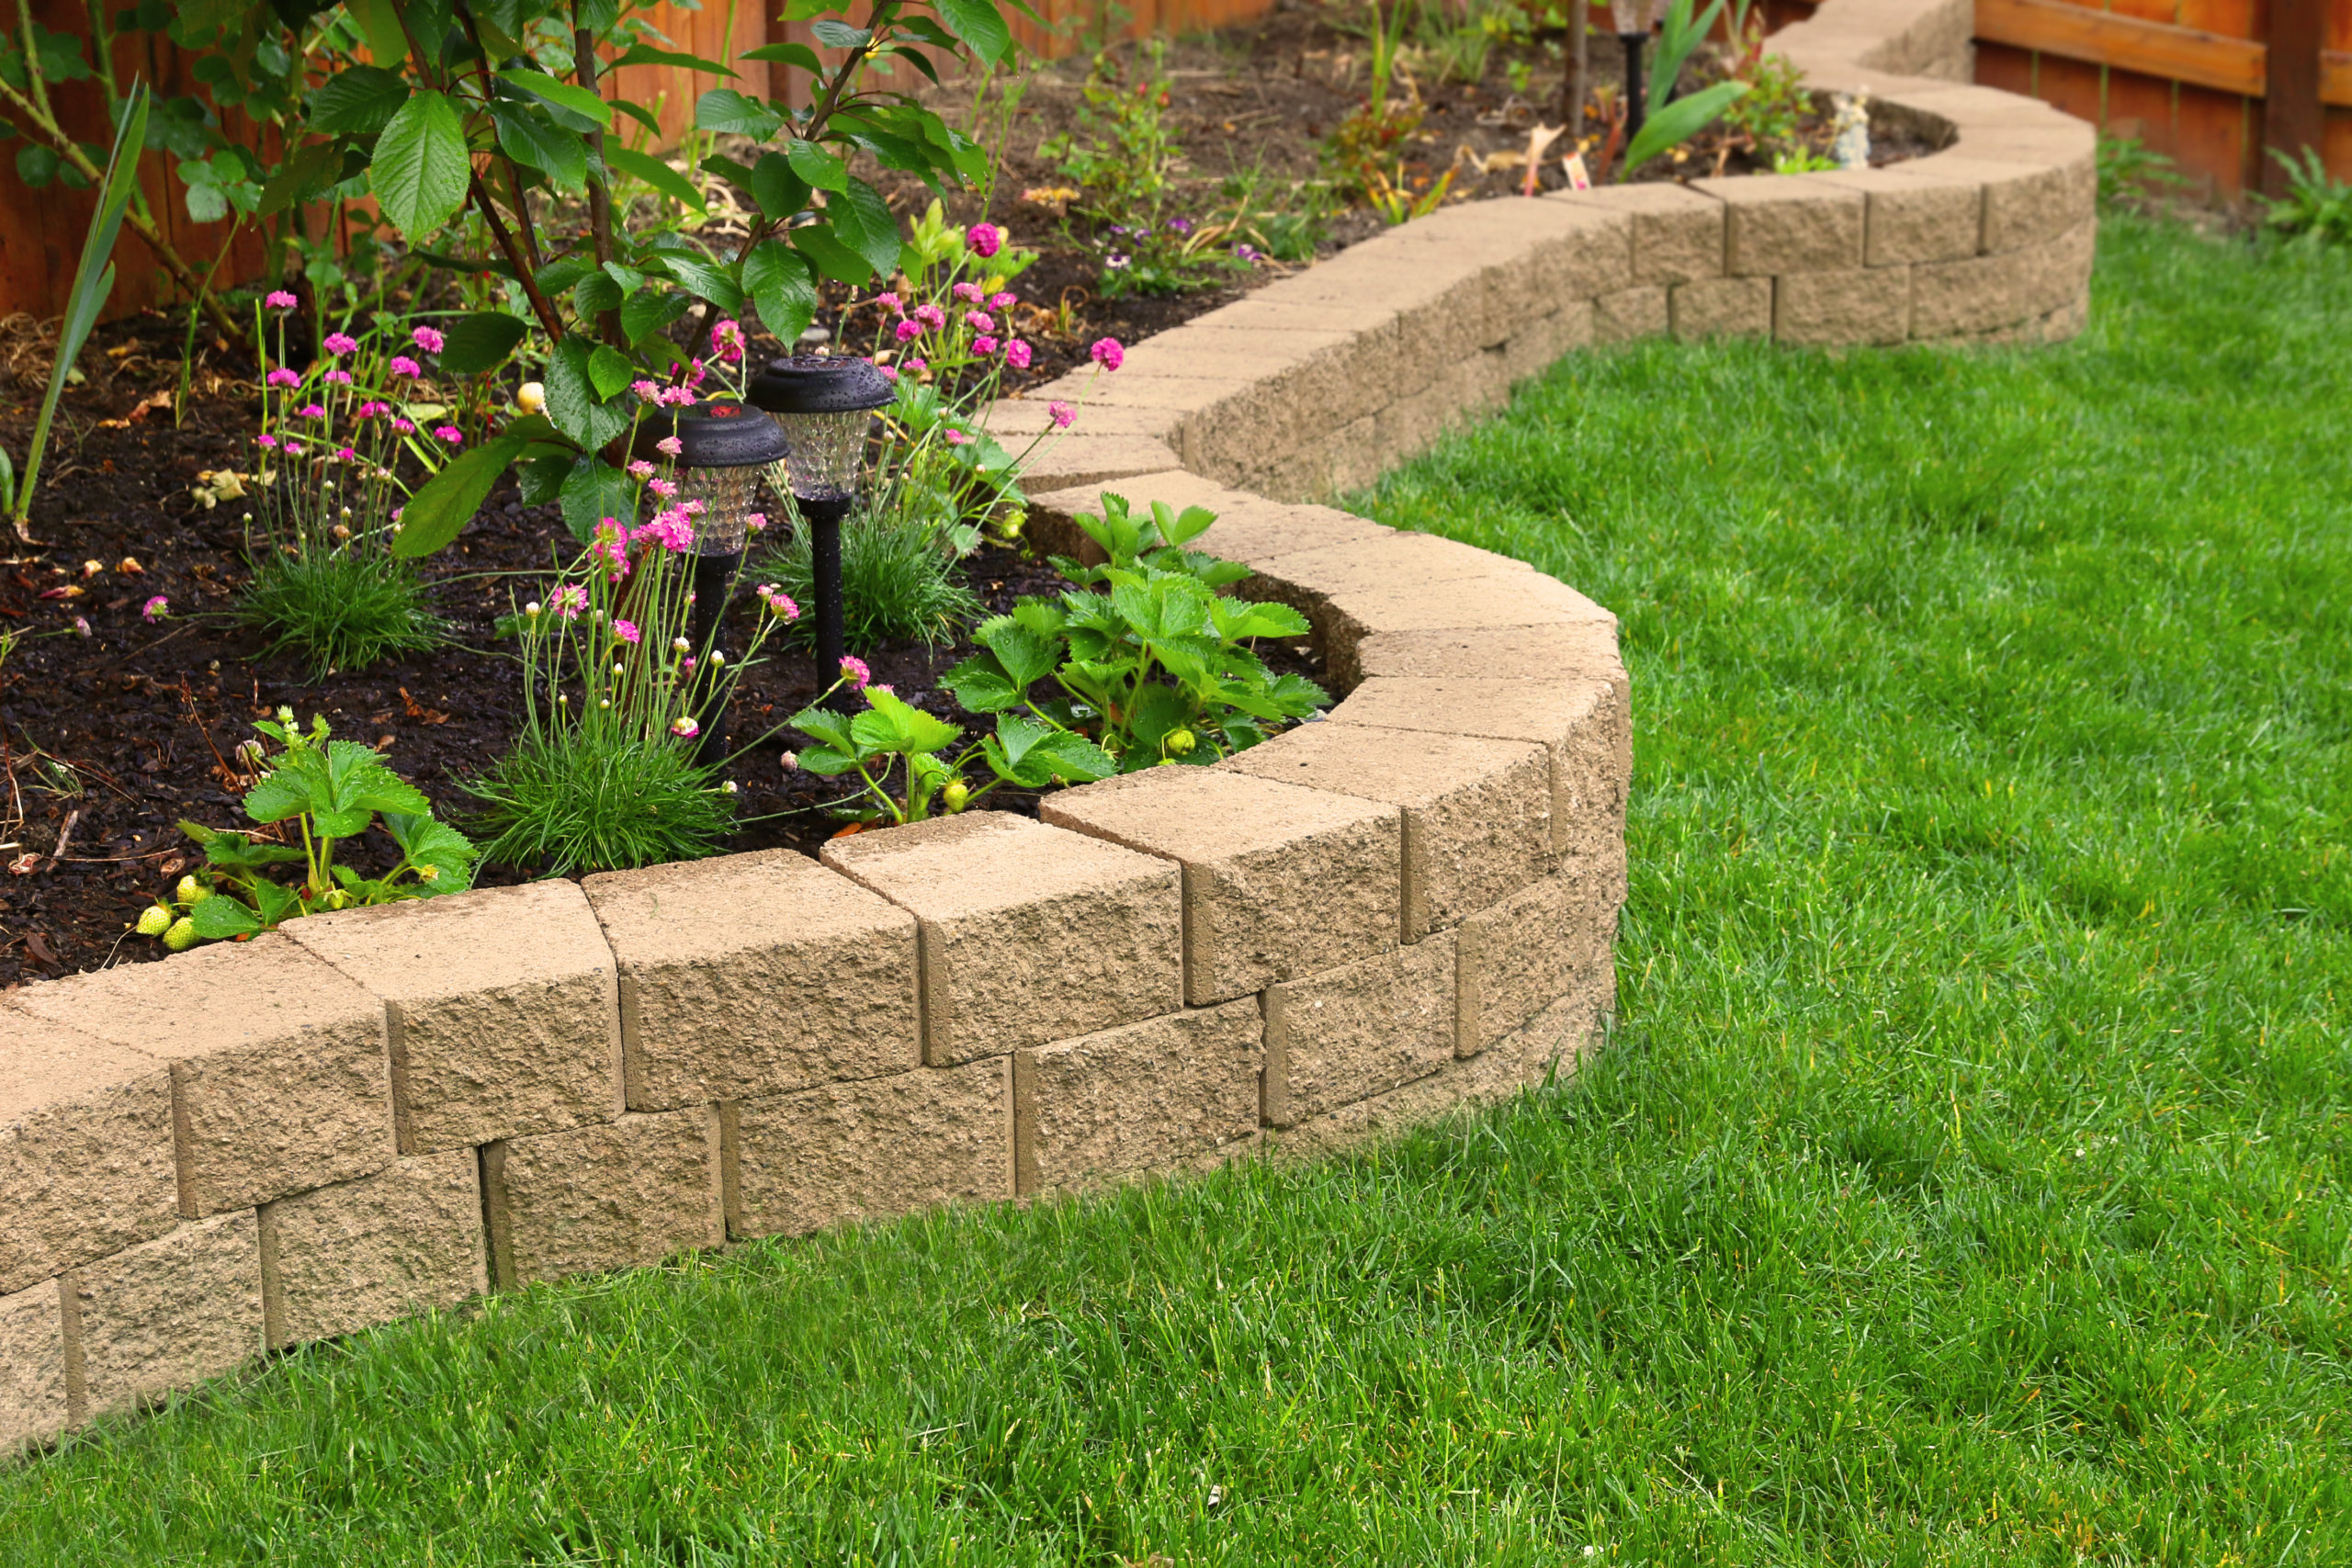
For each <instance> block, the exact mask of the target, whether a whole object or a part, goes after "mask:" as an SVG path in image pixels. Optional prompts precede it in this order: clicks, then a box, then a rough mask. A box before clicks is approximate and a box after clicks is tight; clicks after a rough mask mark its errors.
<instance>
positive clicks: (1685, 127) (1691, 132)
mask: <svg viewBox="0 0 2352 1568" xmlns="http://www.w3.org/2000/svg"><path fill="white" fill-rule="evenodd" d="M1746 93H1747V83H1745V82H1718V83H1716V84H1715V85H1713V86H1712V87H1702V88H1700V89H1699V90H1698V91H1697V92H1695V93H1693V94H1691V96H1689V97H1687V98H1677V99H1675V100H1674V101H1673V102H1672V103H1670V104H1668V105H1667V106H1666V107H1664V108H1662V109H1656V110H1653V111H1652V112H1651V114H1650V117H1649V118H1648V119H1646V120H1645V121H1643V123H1642V129H1641V130H1640V131H1639V132H1638V133H1637V134H1636V135H1635V136H1634V140H1633V141H1632V142H1631V143H1629V144H1628V145H1627V147H1626V148H1625V161H1624V162H1623V164H1619V165H1618V170H1617V177H1618V178H1619V179H1620V180H1625V179H1629V178H1631V177H1632V176H1633V173H1634V170H1635V169H1637V168H1639V167H1641V166H1642V165H1643V164H1646V163H1648V162H1649V161H1650V160H1651V159H1652V158H1655V157H1657V155H1658V154H1659V153H1660V152H1665V151H1666V150H1667V149H1668V148H1669V147H1674V146H1677V145H1679V144H1680V143H1682V142H1684V141H1689V140H1690V139H1691V137H1693V136H1696V135H1697V134H1698V133H1699V132H1700V131H1701V130H1704V129H1705V128H1706V125H1707V122H1708V121H1710V120H1712V119H1713V118H1715V117H1716V116H1717V115H1719V114H1721V113H1723V112H1724V110H1725V109H1727V108H1729V107H1731V106H1732V105H1733V104H1734V103H1735V102H1736V101H1737V100H1738V99H1739V98H1740V97H1741V96H1744V95H1745V94H1746Z"/></svg>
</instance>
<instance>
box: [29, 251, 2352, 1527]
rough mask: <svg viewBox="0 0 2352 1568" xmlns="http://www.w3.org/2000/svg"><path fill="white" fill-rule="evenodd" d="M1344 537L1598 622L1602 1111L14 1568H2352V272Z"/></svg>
mask: <svg viewBox="0 0 2352 1568" xmlns="http://www.w3.org/2000/svg"><path fill="white" fill-rule="evenodd" d="M1138 499H1142V498H1138ZM1361 504H1362V505H1363V506H1364V507H1365V508H1366V509H1367V510H1369V511H1371V512H1373V513H1375V514H1377V515H1379V516H1382V517H1384V518H1385V519H1387V520H1389V521H1392V522H1395V523H1397V524H1400V525H1408V526H1412V527H1418V528H1427V529H1430V530H1433V531H1437V532H1442V533H1445V534H1448V535H1451V536H1455V537H1458V538H1463V539H1467V540H1470V541H1471V542H1473V543H1476V544H1480V545H1484V546H1487V547H1492V548H1496V549H1499V550H1505V551H1509V552H1510V553H1512V554H1515V555H1519V556H1522V557H1524V558H1526V559H1528V560H1530V561H1532V562H1533V563H1534V564H1535V565H1536V566H1538V567H1540V568H1542V569H1543V570H1547V571H1552V572H1555V573H1557V574H1558V575H1559V576H1561V577H1563V578H1565V579H1566V580H1567V581H1570V582H1573V583H1575V584H1577V586H1578V587H1580V588H1583V589H1584V590H1586V591H1587V592H1590V593H1591V594H1592V595H1593V596H1594V597H1596V598H1598V599H1599V600H1600V601H1601V602H1602V603H1604V604H1608V605H1610V606H1611V608H1613V609H1615V610H1616V611H1617V612H1618V613H1619V614H1620V615H1622V616H1623V622H1624V636H1625V652H1626V660H1627V662H1628V664H1629V666H1630V667H1631V669H1632V671H1633V675H1634V710H1635V716H1636V731H1635V733H1636V741H1635V747H1636V753H1635V756H1636V761H1635V780H1634V799H1633V819H1632V829H1631V831H1632V845H1631V854H1632V867H1633V871H1632V898H1631V902H1630V904H1629V906H1628V908H1627V910H1626V916H1625V921H1624V928H1623V939H1622V942H1621V944H1620V946H1619V950H1618V955H1619V957H1618V961H1619V965H1620V975H1621V1006H1622V1013H1621V1018H1620V1020H1619V1025H1618V1030H1617V1033H1616V1036H1615V1039H1614V1041H1613V1043H1612V1044H1611V1048H1610V1049H1609V1050H1608V1051H1607V1052H1606V1053H1605V1054H1604V1055H1602V1056H1600V1058H1599V1060H1598V1061H1597V1062H1596V1063H1595V1064H1594V1065H1593V1066H1590V1067H1589V1069H1588V1070H1587V1071H1586V1073H1585V1074H1584V1076H1583V1077H1582V1078H1581V1079H1580V1080H1579V1081H1577V1082H1576V1083H1574V1084H1572V1085H1570V1086H1568V1087H1566V1088H1564V1089H1558V1090H1554V1091H1547V1092H1543V1093H1538V1094H1535V1095H1532V1096H1530V1097H1528V1098H1526V1099H1524V1100H1521V1101H1520V1102H1519V1103H1517V1104H1515V1105H1513V1106H1511V1107H1509V1108H1507V1109H1505V1110H1502V1111H1497V1112H1494V1113H1491V1114H1488V1115H1486V1116H1484V1117H1482V1118H1480V1119H1477V1120H1476V1121H1473V1122H1464V1123H1461V1124H1459V1125H1456V1126H1453V1127H1450V1128H1447V1129H1444V1130H1440V1131H1435V1132H1430V1133H1427V1134H1421V1135H1419V1136H1417V1137H1415V1138H1413V1139H1411V1140H1410V1141H1408V1142H1406V1143H1404V1144H1402V1145H1396V1146H1392V1147H1389V1148H1386V1149H1384V1150H1380V1151H1377V1152H1374V1153H1370V1154H1367V1155H1363V1156H1359V1157H1355V1158H1351V1159H1347V1160H1342V1161H1339V1162H1334V1163H1326V1164H1322V1165H1317V1166H1313V1167H1307V1168H1272V1167H1266V1166H1251V1167H1249V1168H1238V1169H1235V1170H1231V1171H1228V1172H1227V1173H1225V1174H1223V1175H1221V1176H1219V1177H1216V1178H1215V1179H1208V1180H1203V1181H1196V1182H1190V1183H1185V1184H1182V1185H1177V1186H1172V1187H1162V1188H1154V1189H1148V1190H1131V1191H1126V1192H1123V1193H1119V1194H1116V1195H1114V1196H1110V1197H1106V1198H1103V1199H1101V1200H1099V1201H1088V1202H1082V1203H1069V1204H1060V1205H1048V1206H1041V1207H1038V1208H1035V1209H1031V1210H1028V1211H1026V1212H1022V1211H1015V1210H1012V1209H1010V1208H1005V1209H998V1210H994V1211H989V1212H984V1213H957V1214H952V1215H945V1216H935V1217H930V1218H924V1219H922V1220H919V1221H915V1222H910V1223H907V1224H898V1225H892V1226H883V1227H876V1228H873V1229H869V1230H865V1231H862V1232H854V1233H847V1234H841V1235H828V1236H823V1237H819V1238H815V1239H811V1240H806V1241H797V1242H786V1243H776V1244H764V1245H757V1246H750V1247H741V1248H738V1249H735V1250H734V1251H732V1252H730V1253H729V1254H728V1255H726V1256H724V1257H718V1258H695V1259H691V1260H686V1261H684V1262H681V1263H680V1264H678V1265H677V1266H675V1267H674V1268H672V1269H661V1270H650V1271H646V1272H641V1273H637V1274H630V1275H625V1276H619V1277H615V1278H609V1279H596V1280H582V1281H579V1282H576V1283H573V1284H570V1285H566V1286H563V1287H560V1288H554V1289H540V1290H535V1291H531V1292H526V1293H523V1294H521V1295H517V1296H513V1297H506V1298H501V1299H498V1300H496V1301H493V1302H492V1303H489V1304H488V1305H487V1306H485V1307H484V1308H483V1309H482V1310H481V1311H480V1312H479V1313H478V1314H471V1315H463V1316H458V1315H452V1316H447V1317H444V1318H440V1319H435V1320H432V1321H428V1322H424V1323H420V1324H413V1325H404V1326H401V1327H397V1328H393V1329H389V1330H385V1331H382V1332H379V1333H375V1334H370V1335H368V1336H364V1337H359V1338H357V1339H355V1340H353V1341H350V1342H348V1343H344V1344H338V1345H332V1346H320V1347H314V1348H310V1349H307V1350H303V1351H300V1352H298V1353H296V1354H294V1355H291V1356H288V1357H286V1358H284V1359H280V1360H279V1361H277V1363H276V1364H275V1365H274V1366H272V1367H271V1368H269V1369H268V1370H266V1371H264V1372H262V1373H260V1374H258V1375H255V1376H254V1377H252V1378H250V1379H247V1380H244V1381H242V1382H232V1383H229V1384H225V1385H223V1386H220V1387H219V1388H217V1389H215V1390H213V1391H210V1392H209V1393H207V1394H206V1395H204V1396H202V1397H199V1398H197V1399H193V1400H189V1401H187V1402H184V1403H183V1404H179V1405H178V1406H176V1407H175V1408H174V1409H172V1410H171V1411H169V1412H168V1413H166V1414H165V1415H164V1416H161V1417H160V1418H157V1419H153V1420H149V1421H141V1422H134V1423H118V1424H108V1425H105V1426H102V1427H100V1428H99V1429H97V1430H96V1431H94V1432H92V1433H91V1434H89V1435H87V1436H85V1437H84V1438H79V1439H76V1440H75V1441H74V1443H73V1444H72V1445H71V1446H70V1447H69V1448H67V1449H66V1450H63V1451H62V1452H60V1453H58V1454H56V1455H54V1456H51V1457H50V1458H48V1459H45V1460H42V1461H38V1462H35V1463H32V1464H30V1465H28V1466H21V1467H18V1468H16V1469H14V1470H11V1471H7V1472H0V1560H5V1561H6V1562H11V1563H16V1562H23V1563H39V1564H51V1563H77V1562H91V1563H108V1564H119V1563H126V1562H269V1563H272V1564H279V1563H335V1564H342V1563H351V1562H365V1563H395V1562H397V1563H410V1562H432V1563H436V1564H458V1563H475V1562H497V1563H508V1562H533V1563H573V1562H581V1563H585V1562H598V1563H605V1562H611V1563H620V1562H628V1563H648V1564H652V1563H659V1564H702V1563H733V1562H761V1563H836V1562H838V1563H897V1564H933V1563H956V1564H963V1563H970V1564H984V1563H985V1564H997V1563H1093V1564H1103V1565H1104V1568H1111V1565H1114V1564H1118V1563H1122V1562H1126V1563H1136V1564H1145V1563H1151V1564H1165V1565H1169V1568H1174V1565H1178V1564H1183V1565H1190V1564H1196V1563H1197V1564H1204V1563H1231V1564H1261V1563H1293V1562H1295V1563H1306V1564H1312V1565H1314V1568H1330V1565H1333V1564H1339V1563H1425V1562H1426V1563H1457V1562H1459V1563H1468V1562H1480V1563H1485V1562H1508V1563H1531V1564H1532V1563H1543V1564H1558V1563H1563V1562H1568V1563H1582V1562H1606V1563H1635V1562H1641V1563H1657V1564H1668V1563H1672V1564H1682V1563H1774V1564H1813V1563H1851V1564H1865V1563H1867V1564H1928V1563H1934V1564H1947V1563H1949V1564H1962V1563H1967V1564H1980V1563H1981V1564H2003V1565H2007V1564H2020V1563H2033V1564H2042V1563H2048V1564H2059V1563H2067V1564H2072V1563H2078V1562H2094V1563H2159V1562H2161V1563H2180V1564H2200V1565H2210V1564H2248V1565H2253V1564H2260V1565H2263V1568H2270V1565H2273V1564H2312V1565H2321V1568H2328V1565H2340V1564H2343V1563H2346V1562H2352V1309H2347V1304H2346V1291H2347V1288H2348V1287H2352V1197H2347V1193H2346V1175H2347V1166H2352V1043H2348V1042H2347V1031H2352V935H2348V934H2347V925H2352V862H2348V861H2347V850H2346V842H2347V838H2352V823H2347V811H2352V261H2347V258H2346V257H2343V256H2340V255H2339V256H2334V257H2327V256H2323V257H2319V258H2317V259H2298V258H2296V257H2292V256H2278V255H2273V256H2265V255H2263V254H2258V253H2257V252H2256V251H2254V250H2252V249H2250V248H2248V247H2246V246H2245V245H2244V244H2242V243H2223V242H2219V241H2210V240H2204V239H2199V238H2196V237H2193V236H2191V235H2189V234H2188V233H2187V232H2186V231H2180V230H2177V229H2171V228H2165V227H2161V226H2157V225H2154V224H2151V223H2147V222H2144V221H2141V220H2131V219H2116V220H2111V221H2110V222H2109V225H2108V228H2107V230H2106V231H2105V233H2104V234H2103V236H2102V241H2101V257H2100V262H2099V273H2098V299H2097V304H2096V308H2095V310H2094V312H2093V317H2092V325H2091V328H2090V331H2089V333H2087V334H2086V336H2085V337H2084V338H2083V339H2082V340H2081V341H2080V342H2078V343H2076V344H2071V345H2067V346H2064V347H2061V348H2056V349H2049V350H2032V351H2010V350H1989V351H1980V352H1947V351H1926V352H1905V353H1856V354H1851V355H1823V354H1812V353H1798V352H1790V351H1784V350H1780V349H1775V348H1772V347H1770V346H1766V345H1755V344H1748V345H1736V346H1726V347H1720V348H1706V347H1684V346H1676V345H1670V344H1650V345H1643V346H1636V347H1633V348H1629V349H1625V350H1623V351H1621V352H1612V353H1607V354H1595V355H1589V356H1579V357H1577V358H1574V359H1571V360H1569V361H1567V362H1566V363H1564V364H1562V365H1561V366H1559V367H1556V368H1555V370H1554V371H1553V373H1552V374H1551V375H1550V376H1549V377H1548V378H1546V379H1544V381H1543V382H1542V383H1541V384H1539V385H1535V386H1532V387H1529V388H1527V389H1524V390H1523V392H1522V394H1521V397H1520V398H1519V400H1517V402H1516V403H1515V404H1514V406H1513V407H1512V409H1511V410H1510V412H1508V413H1507V414H1506V415H1504V416H1502V417H1499V418H1498V419H1497V420H1496V421H1494V422H1493V423H1489V424H1487V425H1486V426H1484V427H1483V428H1480V429H1478V430H1476V431H1475V432H1472V433H1470V434H1465V435H1463V436H1462V437H1460V438H1458V439H1455V440H1453V441H1452V442H1450V443H1448V444H1447V445H1446V446H1443V447H1442V449H1440V450H1438V451H1437V452H1435V453H1433V454H1431V455H1430V456H1429V457H1426V458H1424V459H1423V460H1421V461H1419V462H1417V463H1415V464H1413V465H1411V466H1410V467H1408V468H1405V469H1403V470H1401V471H1400V472H1398V473H1397V475H1395V476H1394V477H1393V478H1392V479H1390V480H1389V481H1387V482H1386V483H1385V484H1384V485H1383V486H1382V487H1381V488H1380V490H1379V491H1377V492H1376V493H1375V494H1374V495H1373V496H1371V497H1368V498H1363V500H1362V502H1361Z"/></svg>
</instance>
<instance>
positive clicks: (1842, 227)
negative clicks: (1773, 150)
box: [1677, 175, 1865, 335]
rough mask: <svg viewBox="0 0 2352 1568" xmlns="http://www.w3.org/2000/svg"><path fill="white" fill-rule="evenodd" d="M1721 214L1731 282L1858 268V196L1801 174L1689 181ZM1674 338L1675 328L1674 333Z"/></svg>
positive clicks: (1726, 268)
mask: <svg viewBox="0 0 2352 1568" xmlns="http://www.w3.org/2000/svg"><path fill="white" fill-rule="evenodd" d="M1691 189H1693V190H1695V191H1699V192H1702V193H1703V194H1705V195H1707V196H1711V197H1715V198H1716V199H1717V200H1719V201H1721V202H1722V203H1723V204H1724V208H1725V209H1726V216H1725V221H1726V223H1727V225H1728V227H1727V230H1726V231H1725V238H1724V272H1725V273H1727V274H1728V275H1729V276H1733V277H1769V276H1785V275H1787V274H1789V273H1795V272H1833V271H1836V270H1838V268H1841V267H1854V266H1860V265H1862V219H1863V216H1864V209H1865V203H1864V201H1863V199H1862V193H1861V192H1860V191H1858V190H1846V189H1843V188H1840V187H1839V186H1833V185H1825V184H1823V183H1821V182H1820V181H1818V180H1815V179H1814V178H1813V177H1811V176H1810V175H1788V176H1784V177H1780V178H1774V179H1758V178H1755V177H1752V176H1751V177H1747V178H1729V179H1719V180H1712V179H1711V180H1693V181H1691ZM1677 331H1678V335H1679V328H1678V329H1677Z"/></svg>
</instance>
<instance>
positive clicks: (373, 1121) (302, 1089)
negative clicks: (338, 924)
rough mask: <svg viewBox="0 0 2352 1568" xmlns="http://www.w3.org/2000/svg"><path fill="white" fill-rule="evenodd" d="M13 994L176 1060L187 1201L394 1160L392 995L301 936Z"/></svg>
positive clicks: (211, 1204)
mask: <svg viewBox="0 0 2352 1568" xmlns="http://www.w3.org/2000/svg"><path fill="white" fill-rule="evenodd" d="M14 1000H15V1002H16V1005H17V1007H19V1008H21V1009H22V1010H24V1011H26V1012H28V1013H30V1014H32V1015H34V1016H35V1017H37V1018H43V1019H47V1020H48V1021H51V1022H52V1023H61V1024H65V1025H68V1026H70V1027H72V1028H75V1029H79V1030H81V1031H83V1032H85V1033H88V1034H94V1035H96V1036H98V1037H99V1038H100V1039H103V1040H106V1041H107V1042H108V1043H112V1044H116V1045H128V1046H130V1047H131V1048H132V1049H134V1050H138V1051H144V1052H146V1053H147V1054H149V1055H153V1056H157V1057H161V1058H163V1059H164V1060H166V1061H168V1062H170V1064H171V1068H172V1088H173V1096H174V1106H175V1112H174V1113H175V1116H176V1117H177V1119H178V1125H177V1129H176V1131H177V1144H178V1147H179V1156H180V1168H181V1172H182V1186H181V1192H180V1197H181V1203H182V1212H183V1213H196V1214H217V1213H224V1212H227V1211H232V1210H236V1209H244V1208H250V1207H252V1206H253V1205H254V1204H255V1203H264V1202H267V1201H269V1200H270V1199H272V1198H282V1197H285V1196H286V1195H287V1194H288V1193H291V1192H304V1191H308V1190H310V1189H311V1188H313V1187H324V1186H326V1185H327V1184H328V1183H330V1182H334V1181H348V1180H350V1179H352V1178H354V1177H358V1176H366V1175H367V1174H368V1173H369V1172H370V1171H376V1170H381V1169H383V1168H384V1167H386V1166H388V1165H390V1163H391V1162H392V1158H393V1154H394V1150H393V1145H392V1105H391V1098H392V1095H391V1070H390V1055H389V1052H388V1050H387V1044H386V1040H385V1034H384V1006H383V1003H381V1002H379V1001H378V1000H377V999H376V998H374V997H371V996H369V995H368V993H367V992H366V991H365V990H362V989H361V988H360V987H358V986H357V985H356V984H355V983H354V982H353V981H351V980H350V979H348V978H346V977H345V976H343V975H341V974H340V973H338V972H337V971H336V970H335V969H334V968H333V967H332V966H330V965H329V964H325V963H323V962H322V961H321V960H319V959H317V958H314V957H312V956H311V954H310V953H308V952H306V951H305V950H304V949H303V948H301V947H300V945H298V944H297V943H296V942H293V941H292V940H291V939H290V938H288V937H285V936H282V935H279V934H277V933H276V932H269V933H266V934H264V935H262V936H257V937H255V938H254V939H253V940H252V941H251V942H220V943H218V944H217V945H214V946H209V947H198V948H193V949H191V950H190V951H188V952H187V953H178V954H176V955H175V956H173V957H171V958H168V959H165V960H164V962H163V963H160V964H126V965H124V966H123V967H121V968H119V969H103V970H99V971H96V972H95V973H93V974H88V975H77V976H74V977H72V978H71V979H65V980H58V981H53V982H51V984H49V985H45V986H34V987H26V988H25V989H23V990H19V991H17V992H16V993H14Z"/></svg>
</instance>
